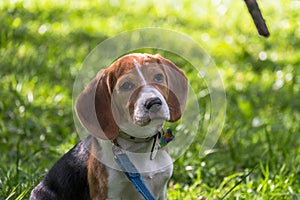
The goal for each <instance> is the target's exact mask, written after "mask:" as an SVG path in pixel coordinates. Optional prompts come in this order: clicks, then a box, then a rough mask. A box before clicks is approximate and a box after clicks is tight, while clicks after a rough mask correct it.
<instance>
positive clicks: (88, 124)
mask: <svg viewBox="0 0 300 200" xmlns="http://www.w3.org/2000/svg"><path fill="white" fill-rule="evenodd" d="M107 77H108V75H107V74H106V73H105V70H101V71H100V72H99V73H98V74H97V76H96V77H95V78H94V79H93V80H92V81H91V82H90V83H89V84H88V85H87V87H86V88H85V89H84V91H83V92H82V93H81V94H80V95H79V97H78V99H77V101H76V113H77V115H78V117H79V119H80V121H81V123H82V124H83V126H84V127H85V128H86V129H87V130H88V131H89V132H90V133H91V134H92V135H94V136H96V137H99V138H101V139H109V140H113V139H115V138H116V137H117V134H118V132H119V127H118V126H117V124H116V122H115V121H114V118H113V114H112V110H111V94H110V89H109V87H110V85H109V80H108V78H107Z"/></svg>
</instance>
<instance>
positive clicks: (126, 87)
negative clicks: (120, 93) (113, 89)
mask: <svg viewBox="0 0 300 200" xmlns="http://www.w3.org/2000/svg"><path fill="white" fill-rule="evenodd" d="M132 88H134V84H133V83H131V82H129V81H126V82H124V83H123V84H122V85H121V86H120V89H121V90H124V91H128V90H131V89H132Z"/></svg>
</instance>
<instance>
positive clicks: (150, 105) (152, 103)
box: [145, 97, 162, 112]
mask: <svg viewBox="0 0 300 200" xmlns="http://www.w3.org/2000/svg"><path fill="white" fill-rule="evenodd" d="M161 105H162V102H161V100H160V98H158V97H153V98H149V99H147V100H146V102H145V108H146V109H147V110H149V111H151V112H157V111H158V110H159V109H160V108H161Z"/></svg>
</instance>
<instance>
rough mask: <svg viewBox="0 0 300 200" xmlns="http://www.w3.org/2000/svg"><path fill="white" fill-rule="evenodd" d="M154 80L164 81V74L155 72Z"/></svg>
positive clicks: (157, 81)
mask: <svg viewBox="0 0 300 200" xmlns="http://www.w3.org/2000/svg"><path fill="white" fill-rule="evenodd" d="M153 81H154V82H156V83H162V82H163V81H164V76H163V75H162V74H155V75H154V78H153Z"/></svg>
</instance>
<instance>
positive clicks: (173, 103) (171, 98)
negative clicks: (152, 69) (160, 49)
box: [156, 55, 188, 122]
mask: <svg viewBox="0 0 300 200" xmlns="http://www.w3.org/2000/svg"><path fill="white" fill-rule="evenodd" d="M156 56H158V57H159V59H160V60H161V64H162V65H163V68H164V70H165V73H166V76H167V84H168V90H169V91H168V97H167V103H168V106H169V110H170V119H169V122H175V121H177V120H179V119H180V118H181V116H182V114H183V111H184V108H185V104H186V99H187V92H188V85H187V77H186V76H185V73H184V72H183V71H182V70H181V69H179V68H178V67H177V66H176V65H175V64H174V63H172V62H171V61H169V60H167V59H165V58H163V57H161V56H160V55H156Z"/></svg>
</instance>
